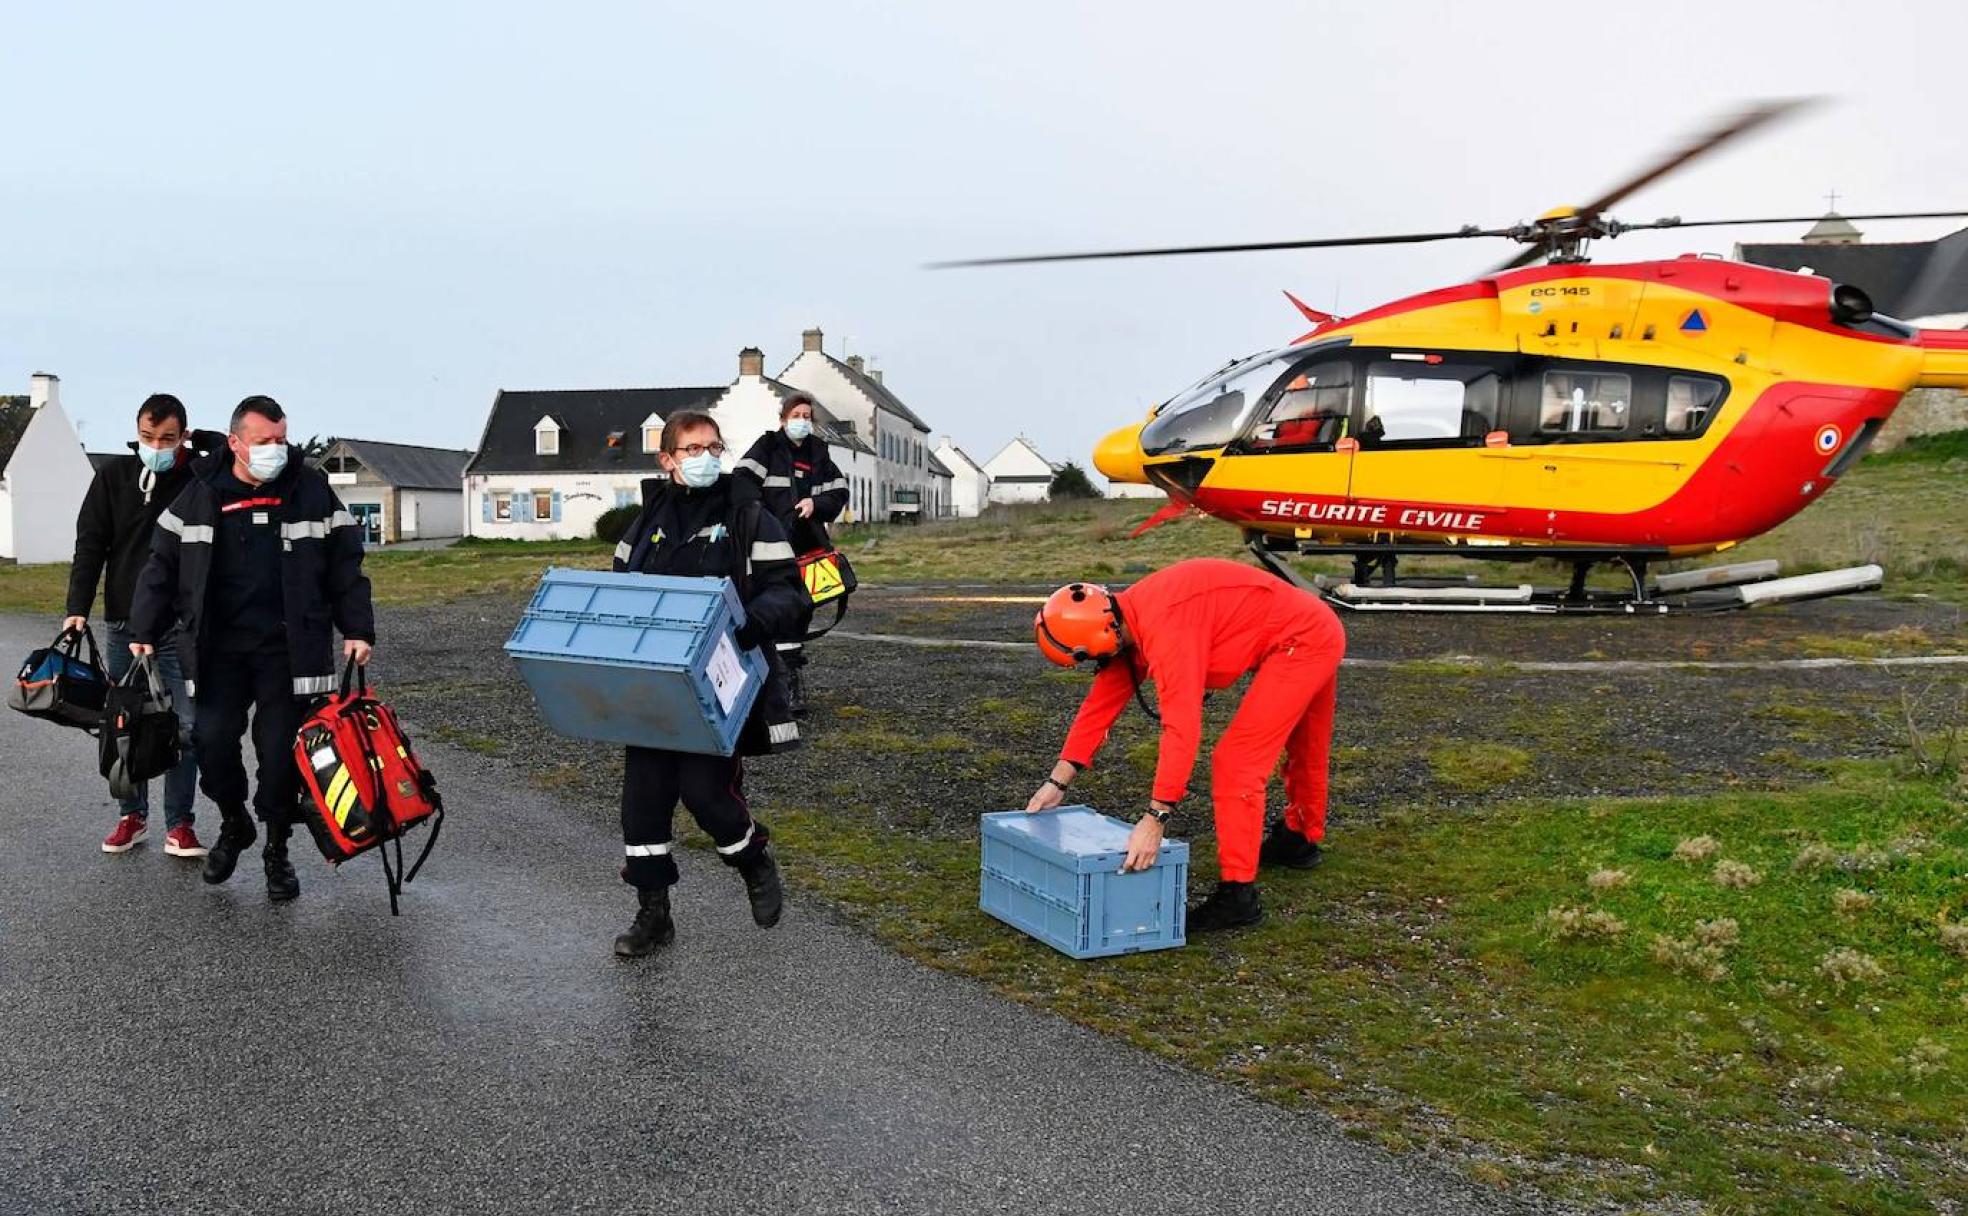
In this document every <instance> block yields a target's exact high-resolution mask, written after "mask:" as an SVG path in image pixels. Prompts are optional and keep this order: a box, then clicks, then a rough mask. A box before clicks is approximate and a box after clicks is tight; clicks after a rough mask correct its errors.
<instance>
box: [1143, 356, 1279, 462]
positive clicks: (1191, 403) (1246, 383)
mask: <svg viewBox="0 0 1968 1216" xmlns="http://www.w3.org/2000/svg"><path fill="white" fill-rule="evenodd" d="M1305 358H1306V352H1305V350H1304V349H1303V348H1297V347H1286V348H1285V349H1283V350H1274V351H1270V352H1268V353H1266V354H1262V355H1253V356H1251V357H1250V358H1248V359H1243V360H1240V361H1239V362H1236V363H1233V364H1231V365H1230V366H1229V367H1226V368H1224V369H1223V370H1222V371H1220V372H1218V373H1217V374H1215V375H1213V376H1211V377H1209V378H1208V379H1206V380H1204V381H1203V382H1202V383H1200V384H1198V385H1196V387H1194V388H1192V389H1189V390H1188V391H1187V392H1183V393H1178V394H1177V395H1176V396H1174V397H1172V398H1170V399H1169V403H1168V404H1167V405H1165V406H1163V407H1162V408H1161V409H1160V410H1159V411H1158V412H1157V413H1156V414H1155V417H1154V418H1153V419H1152V420H1150V421H1149V423H1148V425H1147V426H1145V427H1143V428H1141V450H1142V451H1143V452H1145V453H1146V454H1148V455H1150V456H1164V455H1168V454H1170V453H1173V452H1194V451H1200V450H1203V449H1207V448H1219V447H1222V446H1224V445H1225V444H1227V443H1229V442H1230V441H1231V440H1232V439H1235V438H1236V437H1237V434H1238V433H1239V432H1240V431H1242V430H1243V429H1244V424H1245V423H1246V422H1248V421H1250V416H1251V413H1252V412H1253V411H1254V410H1255V409H1256V408H1257V407H1258V406H1259V405H1260V404H1261V403H1262V402H1263V401H1264V400H1265V399H1266V397H1267V395H1268V394H1269V392H1270V390H1271V389H1272V388H1273V387H1274V386H1276V385H1277V384H1278V383H1279V381H1280V380H1281V379H1283V378H1284V377H1285V375H1286V374H1287V373H1288V372H1290V371H1291V368H1292V365H1293V364H1296V363H1300V362H1303V361H1304V360H1305Z"/></svg>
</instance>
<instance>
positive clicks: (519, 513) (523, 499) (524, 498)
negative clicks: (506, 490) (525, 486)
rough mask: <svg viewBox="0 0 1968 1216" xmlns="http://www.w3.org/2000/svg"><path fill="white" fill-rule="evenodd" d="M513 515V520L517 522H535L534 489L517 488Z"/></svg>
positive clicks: (514, 493)
mask: <svg viewBox="0 0 1968 1216" xmlns="http://www.w3.org/2000/svg"><path fill="white" fill-rule="evenodd" d="M512 517H513V522H514V523H516V524H530V523H532V522H533V491H531V490H516V491H514V492H513V509H512Z"/></svg>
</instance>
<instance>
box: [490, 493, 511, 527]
mask: <svg viewBox="0 0 1968 1216" xmlns="http://www.w3.org/2000/svg"><path fill="white" fill-rule="evenodd" d="M512 504H513V496H512V495H510V494H494V495H493V496H492V519H493V521H494V522H496V523H502V524H509V523H511V522H512Z"/></svg>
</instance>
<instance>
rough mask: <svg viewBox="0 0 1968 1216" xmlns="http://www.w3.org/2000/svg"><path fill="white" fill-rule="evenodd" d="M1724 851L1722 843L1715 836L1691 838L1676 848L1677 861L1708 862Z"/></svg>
mask: <svg viewBox="0 0 1968 1216" xmlns="http://www.w3.org/2000/svg"><path fill="white" fill-rule="evenodd" d="M1721 851H1722V842H1721V841H1719V840H1717V839H1716V838H1715V837H1713V836H1690V837H1689V838H1688V839H1686V840H1683V841H1682V842H1681V843H1680V844H1677V845H1675V846H1674V860H1676V861H1707V860H1708V859H1709V858H1711V857H1713V856H1715V855H1716V854H1717V853H1719V852H1721Z"/></svg>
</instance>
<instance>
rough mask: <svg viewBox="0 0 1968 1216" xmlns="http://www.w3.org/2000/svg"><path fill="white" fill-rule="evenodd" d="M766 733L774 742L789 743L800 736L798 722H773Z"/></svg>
mask: <svg viewBox="0 0 1968 1216" xmlns="http://www.w3.org/2000/svg"><path fill="white" fill-rule="evenodd" d="M766 733H767V734H768V735H770V736H771V740H772V742H774V743H791V742H793V741H794V740H795V739H798V738H799V737H800V728H799V723H797V722H774V723H773V724H772V725H771V727H770V728H768V730H767V732H766Z"/></svg>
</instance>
